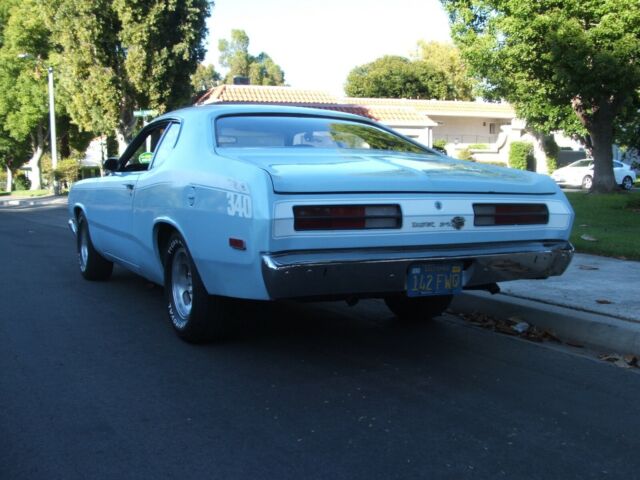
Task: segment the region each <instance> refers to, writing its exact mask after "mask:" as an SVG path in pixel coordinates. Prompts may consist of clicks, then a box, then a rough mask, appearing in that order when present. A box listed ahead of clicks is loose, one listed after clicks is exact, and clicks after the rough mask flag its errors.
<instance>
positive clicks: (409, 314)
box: [384, 295, 453, 322]
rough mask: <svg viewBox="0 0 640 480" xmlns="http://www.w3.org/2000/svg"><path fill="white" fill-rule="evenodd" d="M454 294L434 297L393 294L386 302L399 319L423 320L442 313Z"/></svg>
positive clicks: (409, 320) (408, 320) (407, 320)
mask: <svg viewBox="0 0 640 480" xmlns="http://www.w3.org/2000/svg"><path fill="white" fill-rule="evenodd" d="M452 300H453V295H438V296H433V297H407V296H405V295H393V296H390V297H386V298H385V299H384V303H385V304H386V305H387V307H388V308H389V310H391V311H392V312H393V313H394V314H395V315H396V317H398V319H399V320H402V321H406V322H423V321H428V320H431V319H432V318H433V317H437V316H439V315H442V314H443V313H444V311H445V310H446V309H447V308H449V305H450V304H451V301H452Z"/></svg>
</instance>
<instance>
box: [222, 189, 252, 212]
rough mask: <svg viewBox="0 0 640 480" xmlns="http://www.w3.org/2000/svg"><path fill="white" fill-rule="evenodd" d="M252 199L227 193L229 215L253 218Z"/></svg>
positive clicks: (239, 194)
mask: <svg viewBox="0 0 640 480" xmlns="http://www.w3.org/2000/svg"><path fill="white" fill-rule="evenodd" d="M252 213H253V212H252V209H251V197H249V196H248V195H243V194H241V193H230V192H229V193H227V214H228V215H231V216H232V217H235V216H238V217H241V218H251V216H252Z"/></svg>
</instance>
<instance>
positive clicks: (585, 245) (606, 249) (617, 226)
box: [567, 192, 640, 260]
mask: <svg viewBox="0 0 640 480" xmlns="http://www.w3.org/2000/svg"><path fill="white" fill-rule="evenodd" d="M567 198H568V199H569V201H570V202H571V205H573V209H574V210H575V212H576V218H575V221H574V224H573V232H572V234H571V242H572V243H573V245H574V246H575V247H576V250H577V251H578V252H581V253H593V254H596V255H605V256H608V257H618V258H627V259H630V260H640V192H620V193H610V194H607V195H593V194H588V193H584V192H568V193H567ZM583 235H586V236H589V237H592V238H595V239H596V241H589V240H584V239H583V238H581V237H582V236H583Z"/></svg>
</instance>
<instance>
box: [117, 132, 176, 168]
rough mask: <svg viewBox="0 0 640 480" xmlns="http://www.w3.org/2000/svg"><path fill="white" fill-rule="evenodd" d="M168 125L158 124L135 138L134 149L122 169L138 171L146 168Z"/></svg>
mask: <svg viewBox="0 0 640 480" xmlns="http://www.w3.org/2000/svg"><path fill="white" fill-rule="evenodd" d="M167 127H168V125H160V126H158V127H157V128H154V129H153V130H150V131H148V132H147V133H146V135H144V136H139V137H137V138H136V139H135V142H136V144H137V145H138V146H137V148H136V149H135V151H134V152H133V153H132V154H131V155H130V156H129V158H128V159H127V160H126V161H125V164H124V168H123V170H124V171H125V172H140V171H144V170H148V168H149V164H150V163H151V160H152V159H153V154H154V152H155V150H156V147H157V146H158V143H159V142H160V139H161V138H162V134H163V133H164V131H165V129H166V128H167Z"/></svg>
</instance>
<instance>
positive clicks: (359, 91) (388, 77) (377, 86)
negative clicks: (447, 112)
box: [345, 55, 470, 100]
mask: <svg viewBox="0 0 640 480" xmlns="http://www.w3.org/2000/svg"><path fill="white" fill-rule="evenodd" d="M345 92H346V93H347V95H349V96H352V97H382V98H426V99H430V98H437V99H440V100H454V99H465V100H466V99H469V98H470V97H469V96H470V93H469V94H468V95H466V94H463V93H462V92H458V87H457V86H456V85H455V82H454V80H453V79H452V78H450V74H449V72H448V71H447V68H446V67H444V66H442V65H437V64H436V62H434V61H432V60H429V61H425V60H422V59H417V60H413V61H411V60H409V59H408V58H405V57H399V56H395V55H386V56H384V57H381V58H378V59H377V60H374V61H373V62H371V63H367V64H365V65H360V66H359V67H356V68H354V69H353V70H351V72H350V73H349V75H348V77H347V82H346V84H345Z"/></svg>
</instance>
